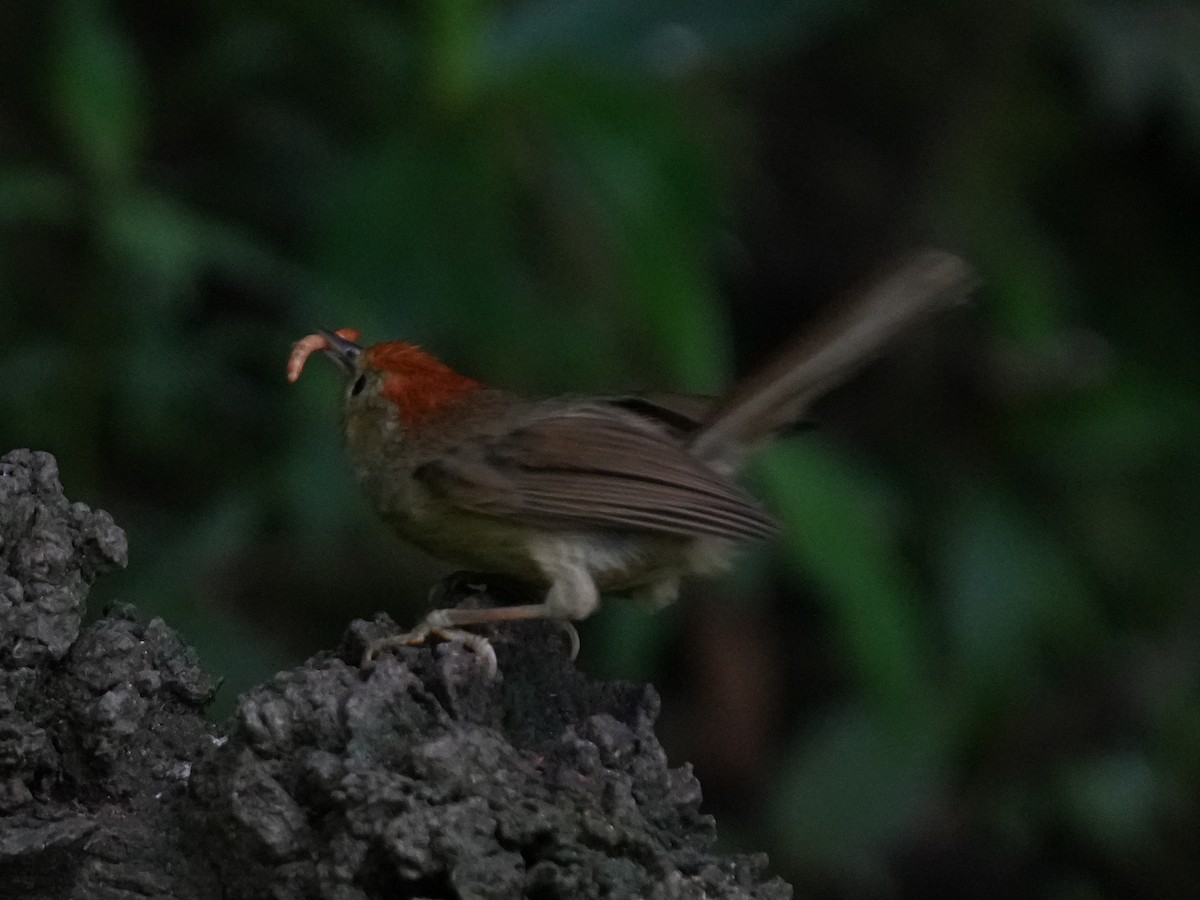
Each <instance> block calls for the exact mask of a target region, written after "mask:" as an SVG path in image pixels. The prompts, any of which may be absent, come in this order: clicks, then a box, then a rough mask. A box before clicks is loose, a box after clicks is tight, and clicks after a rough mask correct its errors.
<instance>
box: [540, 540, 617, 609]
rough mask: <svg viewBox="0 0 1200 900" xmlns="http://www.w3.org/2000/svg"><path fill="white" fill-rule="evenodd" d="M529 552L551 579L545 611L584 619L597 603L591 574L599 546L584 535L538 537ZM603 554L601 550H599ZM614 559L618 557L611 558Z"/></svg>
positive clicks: (549, 579) (597, 596) (597, 592)
mask: <svg viewBox="0 0 1200 900" xmlns="http://www.w3.org/2000/svg"><path fill="white" fill-rule="evenodd" d="M529 550H530V556H532V557H533V561H534V562H536V563H537V564H538V567H539V568H540V569H541V570H542V572H544V573H545V575H546V578H547V580H548V581H549V582H550V589H549V590H548V591H547V592H546V612H547V613H548V615H549V616H551V617H553V618H562V619H586V618H587V617H588V616H590V615H591V614H592V612H593V611H594V610H595V609H596V607H597V606H598V605H599V603H600V592H599V590H597V588H596V582H595V580H594V579H593V578H592V569H593V567H595V566H596V563H597V562H602V561H600V560H597V559H596V555H597V551H598V550H599V548H598V547H596V546H594V542H589V541H587V540H586V539H583V540H580V539H574V540H572V539H571V538H566V537H557V536H556V537H549V536H547V537H539V538H536V539H534V540H533V541H532V542H531V546H530V548H529ZM599 552H600V553H601V554H602V553H603V551H602V550H599ZM612 562H614V563H615V562H617V560H612Z"/></svg>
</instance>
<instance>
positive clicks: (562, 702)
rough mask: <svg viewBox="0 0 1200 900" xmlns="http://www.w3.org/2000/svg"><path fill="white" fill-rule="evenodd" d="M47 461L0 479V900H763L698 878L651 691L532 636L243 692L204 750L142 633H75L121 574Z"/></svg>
mask: <svg viewBox="0 0 1200 900" xmlns="http://www.w3.org/2000/svg"><path fill="white" fill-rule="evenodd" d="M124 547H125V543H124V537H123V535H121V534H120V530H119V529H117V528H116V526H115V525H113V524H112V522H111V520H110V519H109V518H108V517H107V516H105V515H104V514H103V513H93V512H91V511H89V510H88V509H87V508H86V507H83V506H81V505H79V504H75V505H69V504H67V502H66V501H65V500H64V499H63V497H62V494H61V490H60V489H59V487H58V483H57V473H56V470H55V467H54V463H53V460H52V459H51V458H50V457H48V456H46V455H45V454H33V453H27V452H19V453H13V454H9V455H8V456H6V457H4V458H3V460H0V563H2V564H0V629H3V631H2V632H0V633H2V634H3V635H4V638H3V640H2V641H0V684H2V685H3V693H2V694H0V896H3V897H9V896H12V897H22V898H30V900H37V898H47V900H48V898H76V897H77V898H85V897H86V898H135V897H138V898H144V897H173V898H184V900H190V898H196V900H201V898H203V900H208V898H213V900H215V898H218V897H219V898H228V900H237V898H255V900H258V898H281V900H282V898H296V900H300V898H329V900H371V898H384V897H387V898H393V897H396V898H405V897H413V898H479V900H485V898H486V900H491V898H494V900H508V898H520V897H528V898H541V900H553V898H590V897H606V898H661V900H667V898H697V900H699V898H712V900H715V898H735V897H736V898H785V897H790V896H791V890H790V888H788V887H787V885H785V884H784V883H783V882H782V881H780V880H778V879H772V878H770V877H769V875H768V874H767V872H766V862H765V859H764V858H762V857H721V856H717V855H716V854H714V852H713V842H714V839H715V829H714V825H713V822H712V820H711V818H709V817H708V816H706V815H703V814H701V813H700V811H699V806H700V787H699V784H698V783H697V782H696V779H695V778H694V777H693V776H692V774H691V771H690V769H689V768H688V767H686V766H685V767H683V768H676V769H672V768H671V767H670V766H668V764H667V760H666V757H665V754H664V753H663V750H662V748H661V746H660V745H659V743H658V741H657V739H656V738H655V736H654V731H653V726H654V720H655V718H656V716H657V713H658V698H657V695H656V694H655V693H654V691H653V690H652V689H650V688H645V687H638V686H634V685H627V684H599V683H596V682H592V681H590V680H588V679H586V678H584V677H583V676H582V675H580V674H579V672H578V671H577V670H576V669H575V668H574V667H573V666H572V665H571V664H570V663H569V662H568V661H567V660H566V658H565V655H564V652H565V651H564V643H565V642H564V640H563V636H562V634H561V633H559V632H558V631H556V629H555V628H553V627H552V626H549V625H545V624H527V625H518V626H513V627H510V628H506V629H504V630H502V631H500V632H499V633H498V635H497V637H496V639H495V646H496V652H497V656H498V658H499V662H500V672H501V674H500V675H498V676H496V677H494V678H493V677H489V676H488V675H487V673H486V669H485V667H484V666H483V665H481V664H480V661H479V660H478V659H477V658H476V657H475V656H474V655H473V654H471V653H470V652H469V651H467V650H465V649H463V648H462V647H461V646H458V645H454V644H437V645H434V646H432V647H421V648H404V649H402V650H400V651H397V652H396V653H390V652H389V653H386V654H384V655H383V656H381V657H380V658H379V659H378V660H377V661H376V662H375V663H374V665H372V666H371V667H369V668H368V669H365V670H364V669H361V668H360V667H359V665H358V661H359V660H360V659H361V656H362V651H363V648H364V647H365V646H366V645H367V644H368V643H369V642H370V641H371V640H373V639H375V638H377V637H380V636H382V635H384V634H387V633H389V632H391V631H393V630H394V625H393V624H392V623H391V621H390V620H389V619H387V617H386V616H381V617H379V618H378V619H376V620H375V621H373V622H355V623H353V624H352V625H351V626H350V629H349V630H348V632H347V634H346V636H345V638H344V639H343V641H342V644H341V646H340V647H339V648H338V650H337V652H336V653H334V654H328V655H320V656H318V657H316V658H314V659H312V660H309V661H308V662H307V663H305V664H304V665H303V666H300V667H298V668H296V669H293V670H291V671H288V672H282V673H280V674H278V675H276V676H275V677H274V678H273V679H271V680H270V681H269V682H268V683H266V684H264V685H261V686H260V687H257V688H255V689H253V690H251V691H249V692H248V693H247V694H246V695H245V696H244V697H243V698H242V699H241V702H240V703H239V705H238V709H237V712H236V714H235V716H234V719H233V721H232V722H231V723H230V724H229V726H228V734H222V733H220V730H219V729H218V728H217V727H215V726H214V725H212V724H211V723H208V722H206V721H205V719H204V717H203V707H204V705H205V704H206V703H207V701H208V700H209V699H210V698H211V696H212V694H213V692H214V690H215V684H214V683H213V681H212V680H211V679H210V678H208V677H207V676H205V675H204V673H203V672H201V671H200V669H199V667H198V666H197V664H196V660H195V656H194V654H193V653H192V652H191V650H190V649H189V648H187V647H186V646H185V645H184V644H183V643H182V642H181V641H180V640H179V638H178V636H177V635H175V633H174V632H172V631H171V630H170V628H168V627H167V626H166V625H165V624H164V623H163V622H162V621H161V620H158V619H155V620H152V621H151V622H149V623H147V624H144V625H143V624H141V623H139V622H138V620H137V618H136V616H135V615H134V613H133V610H132V609H131V608H130V607H120V608H118V609H116V610H113V611H112V612H110V613H109V614H108V615H107V616H106V617H104V618H102V619H100V620H99V621H97V622H95V623H93V624H91V625H89V626H88V627H86V628H84V629H82V631H80V628H79V622H80V621H81V618H82V615H83V611H84V610H83V604H84V599H85V595H86V591H87V586H88V584H89V583H90V581H91V579H92V578H94V577H95V575H96V574H98V573H99V572H100V571H102V570H103V569H104V568H105V566H109V567H111V566H113V565H119V564H122V563H123V561H124Z"/></svg>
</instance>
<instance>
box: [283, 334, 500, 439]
mask: <svg viewBox="0 0 1200 900" xmlns="http://www.w3.org/2000/svg"><path fill="white" fill-rule="evenodd" d="M358 338H359V332H358V331H357V330H356V329H353V328H342V329H339V330H338V331H318V332H317V333H316V334H310V335H308V336H307V337H304V338H301V339H300V340H299V341H297V342H296V345H295V346H294V347H293V348H292V353H291V356H290V357H288V366H287V375H288V381H292V382H294V381H296V380H297V379H299V377H300V373H301V372H303V370H304V364H305V362H307V360H308V358H309V356H311V355H312V354H313V353H315V352H317V351H318V350H320V351H321V352H323V353H324V354H325V355H326V356H327V357H329V359H331V360H332V361H333V363H334V365H336V366H337V368H338V370H339V371H340V372H341V373H342V378H343V381H344V382H345V394H344V405H345V406H344V409H345V416H346V419H347V421H351V420H353V419H355V418H358V417H359V416H362V415H368V416H369V415H378V414H380V413H384V414H386V415H389V416H390V415H391V414H394V415H396V416H397V417H398V419H399V422H400V424H402V425H403V426H404V427H405V428H410V429H415V428H420V427H421V426H422V425H424V424H426V423H427V422H429V421H430V420H431V419H433V418H436V417H437V415H438V413H439V412H441V411H443V410H444V409H446V408H448V407H450V406H454V405H457V404H458V403H459V402H461V401H462V400H463V399H464V398H465V397H467V396H469V395H470V394H472V393H474V392H475V391H477V390H478V389H480V388H481V387H483V385H481V384H480V383H479V382H478V381H475V380H474V379H471V378H467V377H466V376H465V375H459V374H458V373H457V372H455V371H454V370H453V369H451V368H450V367H449V366H447V365H446V364H445V363H443V362H441V361H440V360H438V359H436V358H434V357H432V356H430V355H429V354H428V353H426V352H425V351H424V350H422V349H421V348H420V347H417V346H416V345H415V344H409V343H405V342H404V341H389V342H386V343H382V344H374V345H372V346H370V347H362V346H360V345H359V344H358V343H357V341H358Z"/></svg>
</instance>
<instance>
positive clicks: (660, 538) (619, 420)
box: [287, 249, 975, 673]
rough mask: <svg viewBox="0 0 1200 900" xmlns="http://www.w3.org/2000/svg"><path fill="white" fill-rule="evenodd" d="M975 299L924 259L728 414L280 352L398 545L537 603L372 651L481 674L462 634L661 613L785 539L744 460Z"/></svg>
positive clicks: (898, 273)
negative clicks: (463, 654)
mask: <svg viewBox="0 0 1200 900" xmlns="http://www.w3.org/2000/svg"><path fill="white" fill-rule="evenodd" d="M974 286H975V276H974V272H973V270H972V269H971V267H970V266H969V265H968V264H967V263H966V262H965V261H964V260H963V259H962V258H961V257H959V256H958V255H956V254H954V253H951V252H948V251H945V250H937V249H925V250H921V251H917V252H914V253H911V254H909V255H908V256H906V257H904V258H902V259H900V260H899V261H897V262H895V263H894V264H893V265H892V266H891V267H889V268H888V269H887V270H886V271H885V272H884V273H883V274H882V275H880V276H878V277H876V278H875V279H873V280H871V281H869V282H868V283H867V284H866V285H865V286H864V287H862V288H860V289H858V290H856V291H854V292H852V294H851V298H850V299H849V300H848V301H847V302H844V303H841V304H838V305H837V306H836V307H835V312H834V314H833V315H832V317H831V318H830V319H829V320H828V321H826V322H825V323H824V324H823V325H821V326H819V327H817V328H816V329H814V330H812V331H810V332H805V333H802V334H801V335H799V336H798V337H796V338H794V339H793V340H791V341H789V342H787V343H785V345H784V346H783V348H782V349H781V350H780V351H779V352H778V353H777V354H776V355H775V356H774V357H773V358H772V359H771V360H770V361H768V362H767V364H766V365H764V366H763V367H762V368H760V369H759V370H757V371H756V372H753V373H752V374H751V375H750V376H749V377H748V378H746V379H744V380H743V381H741V382H740V383H739V384H737V385H736V386H735V387H734V388H733V389H732V390H731V391H730V392H729V393H727V394H726V395H725V396H723V397H716V398H714V397H704V396H698V395H693V394H683V393H671V392H658V393H653V392H651V393H643V394H614V395H611V396H604V395H602V396H574V395H571V396H557V397H554V396H552V397H547V398H536V399H530V398H525V397H522V396H518V395H517V394H514V393H510V392H508V391H505V390H501V389H498V388H494V387H490V386H488V385H485V384H483V383H481V382H480V381H477V380H475V379H474V378H471V377H469V376H467V375H463V374H460V373H458V372H456V371H454V370H453V369H451V368H450V367H449V366H447V365H446V364H444V363H443V362H441V361H440V360H438V359H437V358H435V357H434V356H432V355H431V354H429V353H427V352H426V351H425V350H423V349H421V348H420V347H418V346H416V345H414V344H412V343H408V342H405V341H390V342H384V343H378V344H374V345H372V346H363V345H361V344H360V343H358V341H359V338H360V333H359V332H358V331H357V330H355V329H351V328H343V329H339V330H337V331H328V330H318V331H316V332H315V333H314V334H310V335H307V336H306V337H304V338H302V339H300V340H299V341H297V342H296V343H295V345H294V346H293V349H292V352H291V354H290V356H289V358H288V363H287V377H288V380H289V381H290V382H295V381H296V380H297V379H299V378H300V376H301V373H302V372H303V369H304V366H305V364H306V362H307V360H308V358H309V357H310V356H311V355H312V354H313V353H316V352H321V353H323V354H324V355H325V356H326V357H328V358H329V359H330V360H331V361H332V362H333V363H334V365H335V366H336V368H337V370H338V371H339V373H340V374H341V376H342V380H343V383H344V388H343V396H342V410H341V425H342V435H343V440H344V444H345V449H346V452H347V455H348V457H349V461H350V467H351V469H352V470H353V474H354V476H355V479H356V480H357V482H358V483H359V485H360V486H361V488H362V489H363V491H364V492H365V494H366V496H367V498H368V500H369V501H370V503H371V504H372V505H373V506H374V508H375V510H376V511H377V512H378V514H379V515H380V517H381V518H382V520H383V521H384V523H386V524H387V525H388V526H389V527H390V528H391V529H392V530H393V531H394V532H395V533H396V534H397V535H398V536H399V537H400V538H402V539H404V540H406V541H408V542H410V543H412V544H415V545H417V546H418V547H421V548H422V549H424V550H425V551H427V552H428V553H430V554H431V555H433V556H435V557H438V558H441V559H443V560H447V561H450V562H453V563H456V564H458V565H462V566H466V567H469V569H470V571H472V572H479V573H486V574H487V575H490V576H497V577H504V578H507V579H515V580H516V581H517V582H519V583H520V584H522V585H525V586H527V588H528V592H529V594H530V599H531V600H533V601H535V602H530V603H526V604H519V605H508V606H499V607H492V608H478V609H468V608H449V609H434V610H433V611H432V612H430V613H429V614H428V615H427V616H425V618H424V619H423V621H421V622H420V624H418V625H417V626H416V627H415V628H413V629H412V630H410V631H406V632H404V633H402V634H398V635H392V636H390V637H387V638H383V639H382V640H379V641H376V642H374V643H373V644H371V645H370V646H369V647H368V648H367V650H366V653H365V654H364V664H366V663H369V662H370V661H371V660H373V659H375V657H376V656H377V655H378V654H379V653H381V652H382V651H384V650H386V649H389V648H394V647H398V646H404V645H418V644H422V643H424V642H426V641H427V639H428V638H429V637H431V636H435V637H439V638H441V639H444V640H452V641H461V642H463V643H464V644H465V645H467V646H468V647H470V648H471V649H472V650H474V651H475V652H476V653H477V654H478V655H479V656H480V657H481V658H482V659H483V660H484V661H485V663H486V665H487V667H488V669H489V670H490V671H491V672H493V673H494V672H495V671H496V668H497V663H496V656H495V651H494V649H493V648H492V646H491V642H490V641H489V640H488V639H487V637H485V636H484V635H482V634H479V633H477V632H473V631H469V630H468V629H469V628H470V627H471V626H481V625H496V624H499V623H504V622H510V621H515V620H526V619H548V620H552V621H555V622H558V623H560V624H563V625H564V627H566V628H567V630H568V634H569V635H570V637H571V655H572V656H574V655H575V653H576V652H577V651H578V646H579V644H578V636H577V634H576V632H575V630H574V628H573V627H572V626H571V625H570V623H571V622H574V621H579V620H581V619H584V618H586V617H587V616H589V615H590V614H591V613H592V612H593V611H594V610H595V609H596V608H597V606H598V605H599V603H600V600H601V597H602V596H605V595H614V594H615V595H625V596H632V597H637V598H642V599H645V600H647V601H649V602H650V603H651V604H652V605H654V606H663V605H666V604H669V603H671V602H672V601H674V600H675V599H676V597H677V596H678V594H679V591H680V582H681V580H682V579H683V578H684V577H686V576H691V575H702V576H703V575H712V574H715V573H718V572H720V571H722V570H724V569H726V568H727V567H728V566H729V565H730V563H731V561H732V559H733V557H734V556H735V553H736V550H737V548H738V546H739V545H741V544H743V543H745V542H748V541H755V540H761V539H764V538H769V537H771V536H772V535H774V534H775V533H776V531H777V529H778V525H777V522H776V520H775V518H774V517H773V516H772V515H771V513H770V512H769V511H768V510H767V509H766V508H765V507H764V506H763V505H762V504H761V503H760V502H759V501H758V500H757V499H755V497H754V496H752V495H751V494H750V493H749V492H748V491H747V490H746V488H744V487H743V486H742V485H741V484H740V483H739V482H738V480H737V475H738V473H739V472H740V470H741V469H742V468H743V466H744V464H745V463H746V461H747V459H748V458H749V456H750V455H752V454H753V452H754V451H755V450H756V449H758V448H759V447H761V446H762V445H763V444H765V443H767V442H769V441H771V440H772V439H773V438H775V437H776V436H777V435H778V434H779V433H781V432H782V431H785V430H787V429H788V428H789V427H790V426H792V425H794V424H795V423H797V421H798V420H800V418H801V417H802V416H803V414H804V413H805V411H806V409H807V408H808V407H809V405H810V404H811V403H812V402H813V401H814V400H815V399H817V398H818V397H819V396H821V395H822V394H824V393H825V392H827V391H828V390H830V389H831V388H833V387H834V386H836V385H837V384H838V383H840V382H841V381H843V380H845V379H846V378H847V377H849V375H851V374H852V373H853V372H854V371H855V370H856V369H858V368H859V367H860V366H861V365H863V364H864V363H865V362H867V361H869V360H870V359H872V358H873V357H875V356H877V355H879V354H880V353H881V352H882V351H883V350H884V349H885V347H886V346H887V345H888V344H889V343H890V342H891V341H892V340H893V339H894V338H895V337H896V336H897V335H899V334H901V333H902V332H904V331H906V330H908V329H909V328H911V327H912V326H913V325H914V323H916V322H917V321H919V320H921V319H922V318H924V317H925V316H926V314H928V313H930V312H932V311H934V310H936V309H939V308H942V307H946V306H949V305H953V304H956V303H958V302H961V301H963V300H965V299H966V298H967V296H968V295H969V293H970V292H971V291H972V289H973V288H974Z"/></svg>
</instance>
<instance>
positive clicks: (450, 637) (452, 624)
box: [363, 566, 599, 674]
mask: <svg viewBox="0 0 1200 900" xmlns="http://www.w3.org/2000/svg"><path fill="white" fill-rule="evenodd" d="M547 574H549V573H547ZM556 574H557V575H559V578H556V579H555V580H553V581H552V583H551V585H550V589H549V591H548V592H547V593H546V600H545V602H543V603H528V604H522V605H515V606H497V607H493V608H484V609H435V610H433V611H432V612H430V613H429V614H428V615H427V616H425V618H424V620H423V621H422V622H421V624H419V625H418V626H417V627H416V628H414V629H412V630H411V631H406V632H404V633H403V634H396V635H391V636H389V637H386V638H382V639H380V640H378V641H373V642H372V643H371V644H370V645H369V646H368V647H367V649H366V652H365V653H364V654H363V664H364V665H366V664H368V663H370V662H371V661H372V660H374V659H375V657H376V656H378V655H379V654H380V653H381V652H382V651H384V650H387V649H390V648H393V647H411V646H415V645H419V644H423V643H424V642H425V640H426V639H427V638H429V637H430V636H431V635H432V636H433V637H438V638H441V639H442V640H446V641H460V642H462V643H463V644H464V645H465V646H467V647H469V648H470V649H471V650H473V651H474V652H475V653H476V654H477V655H478V656H479V657H480V658H481V659H483V660H484V662H485V663H486V664H487V667H488V671H489V673H491V674H495V672H496V668H497V666H496V651H495V650H494V649H493V648H492V645H491V642H490V641H489V640H488V639H487V638H486V637H484V636H483V635H481V634H475V633H474V632H471V631H466V630H465V629H464V626H467V625H495V624H498V623H500V622H518V621H525V620H529V619H547V620H549V621H552V622H554V623H555V624H557V625H558V626H559V627H561V628H562V629H563V630H564V631H566V633H567V639H568V641H569V642H570V658H571V659H574V658H575V657H576V656H577V655H578V654H579V632H577V631H576V630H575V626H574V625H572V624H571V623H570V621H569V618H578V619H581V618H584V617H585V616H586V615H587V614H588V613H590V612H591V611H592V610H593V609H595V608H596V604H597V603H598V602H599V595H598V592H597V591H596V585H595V583H594V582H593V581H592V579H591V576H590V575H589V574H588V573H587V571H586V570H583V569H581V568H579V567H564V566H560V567H556ZM451 577H452V578H454V579H455V582H454V586H455V587H456V586H457V585H458V584H461V583H462V576H461V575H455V576H451ZM468 577H469V576H468ZM440 587H441V585H439V588H440ZM439 588H435V589H434V590H435V592H437V591H438V590H439Z"/></svg>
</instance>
